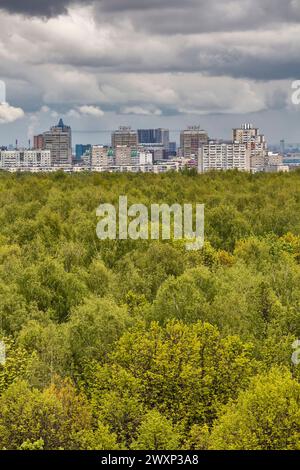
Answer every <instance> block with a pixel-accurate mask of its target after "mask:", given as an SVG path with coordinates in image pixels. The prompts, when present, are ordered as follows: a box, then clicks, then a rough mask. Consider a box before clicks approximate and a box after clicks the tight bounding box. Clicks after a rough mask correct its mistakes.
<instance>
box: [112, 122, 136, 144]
mask: <svg viewBox="0 0 300 470" xmlns="http://www.w3.org/2000/svg"><path fill="white" fill-rule="evenodd" d="M111 146H112V147H113V148H114V149H115V148H116V147H118V146H127V147H131V148H134V149H137V147H138V133H137V131H133V130H132V129H131V127H122V126H121V127H119V129H118V130H117V131H114V132H113V133H112V135H111Z"/></svg>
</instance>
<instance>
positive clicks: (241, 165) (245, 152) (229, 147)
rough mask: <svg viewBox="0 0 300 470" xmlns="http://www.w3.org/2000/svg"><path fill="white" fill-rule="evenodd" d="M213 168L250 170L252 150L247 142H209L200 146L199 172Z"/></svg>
mask: <svg viewBox="0 0 300 470" xmlns="http://www.w3.org/2000/svg"><path fill="white" fill-rule="evenodd" d="M212 170H216V171H218V170H221V171H222V170H223V171H227V170H240V171H250V151H249V149H248V148H247V145H246V144H239V143H230V144H226V143H217V142H209V144H207V145H203V146H202V147H200V148H199V155H198V172H199V173H205V172H207V171H212Z"/></svg>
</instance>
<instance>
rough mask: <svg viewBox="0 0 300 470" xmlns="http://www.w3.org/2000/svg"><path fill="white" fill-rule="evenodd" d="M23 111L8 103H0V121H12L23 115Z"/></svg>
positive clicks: (4, 122) (3, 122)
mask: <svg viewBox="0 0 300 470" xmlns="http://www.w3.org/2000/svg"><path fill="white" fill-rule="evenodd" d="M24 115H25V113H24V111H23V109H21V108H15V107H14V106H10V105H9V104H8V103H0V123H1V124H6V123H9V122H14V121H16V120H17V119H21V118H22V117H24Z"/></svg>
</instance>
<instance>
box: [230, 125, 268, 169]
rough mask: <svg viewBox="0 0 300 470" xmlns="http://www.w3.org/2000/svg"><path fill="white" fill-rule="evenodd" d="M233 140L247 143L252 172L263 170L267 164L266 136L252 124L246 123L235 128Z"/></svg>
mask: <svg viewBox="0 0 300 470" xmlns="http://www.w3.org/2000/svg"><path fill="white" fill-rule="evenodd" d="M233 141H234V142H237V143H240V144H245V145H246V146H247V149H248V150H249V151H250V167H251V171H252V172H256V171H263V169H264V167H265V165H266V159H267V155H268V147H267V143H266V139H265V136H264V135H262V134H261V133H260V131H259V129H258V128H255V127H253V126H252V124H244V125H242V126H241V127H239V128H236V129H233Z"/></svg>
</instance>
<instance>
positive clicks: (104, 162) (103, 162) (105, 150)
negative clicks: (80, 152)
mask: <svg viewBox="0 0 300 470" xmlns="http://www.w3.org/2000/svg"><path fill="white" fill-rule="evenodd" d="M113 164H114V151H113V149H112V148H110V147H104V146H103V145H93V146H92V149H91V165H92V168H93V167H107V166H112V165H113Z"/></svg>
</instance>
